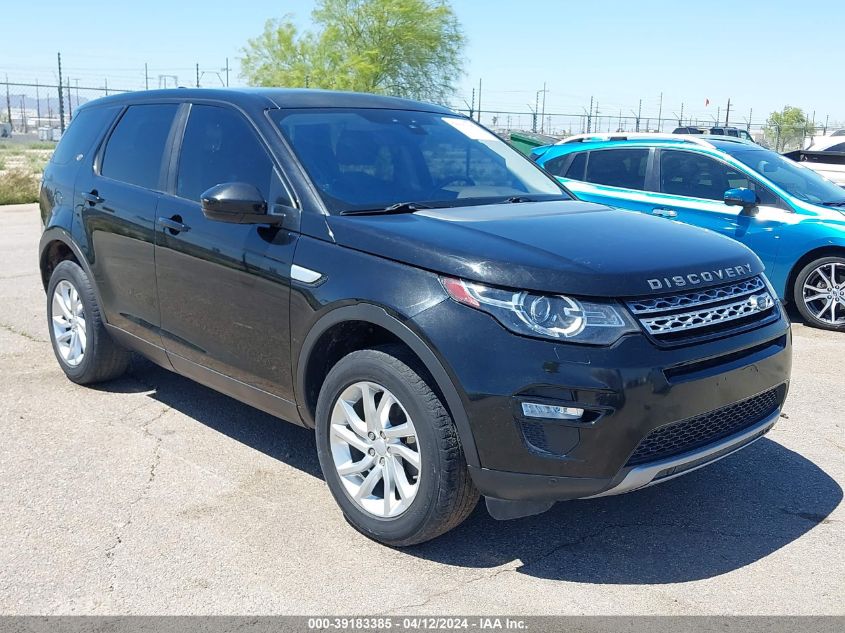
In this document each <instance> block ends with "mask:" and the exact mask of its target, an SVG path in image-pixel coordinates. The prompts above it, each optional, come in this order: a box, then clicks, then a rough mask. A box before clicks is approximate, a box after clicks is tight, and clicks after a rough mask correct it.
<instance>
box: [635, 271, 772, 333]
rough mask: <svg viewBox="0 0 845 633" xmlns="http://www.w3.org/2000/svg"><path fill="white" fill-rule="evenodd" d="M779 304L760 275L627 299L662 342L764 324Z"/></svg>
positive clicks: (647, 330)
mask: <svg viewBox="0 0 845 633" xmlns="http://www.w3.org/2000/svg"><path fill="white" fill-rule="evenodd" d="M776 304H777V300H776V299H775V297H773V296H772V295H771V294H770V293H769V290H768V289H767V288H766V284H765V283H764V282H763V280H762V279H761V278H760V277H752V278H750V279H746V280H743V281H738V282H733V283H730V284H725V285H722V286H716V287H715V288H707V289H702V290H695V291H690V292H686V293H679V294H673V295H666V296H662V297H645V298H641V299H633V300H629V301H627V305H628V308H629V309H630V310H631V312H632V313H633V314H634V316H635V317H636V318H637V319H638V320H639V322H640V325H641V326H642V328H643V329H644V330H645V331H646V333H647V334H648V335H649V336H650V337H651V338H652V339H654V340H655V341H657V342H658V343H660V344H662V345H680V344H683V343H688V342H691V341H696V340H703V339H709V338H716V337H720V336H725V335H729V334H733V333H735V332H739V331H742V330H746V329H750V328H752V327H757V326H759V325H763V324H765V323H768V322H770V321H774V320H775V319H777V317H778V312H777V305H776Z"/></svg>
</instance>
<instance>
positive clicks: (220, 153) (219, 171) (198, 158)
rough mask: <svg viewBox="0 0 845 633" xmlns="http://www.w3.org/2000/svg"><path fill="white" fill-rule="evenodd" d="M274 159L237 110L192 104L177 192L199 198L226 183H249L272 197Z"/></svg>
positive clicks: (183, 196)
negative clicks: (214, 187)
mask: <svg viewBox="0 0 845 633" xmlns="http://www.w3.org/2000/svg"><path fill="white" fill-rule="evenodd" d="M272 179H273V161H272V160H271V159H270V156H269V155H268V154H267V151H266V150H265V149H264V146H263V145H262V143H261V142H260V141H259V139H258V137H257V136H256V134H255V132H254V131H253V129H252V126H251V125H250V124H249V123H248V122H247V121H246V119H244V117H243V116H241V115H240V114H239V113H238V112H235V111H234V110H230V109H229V108H221V107H217V106H207V105H193V106H191V113H190V114H189V115H188V125H187V126H186V128H185V136H184V138H183V140H182V149H181V152H180V153H179V170H178V175H177V180H176V195H178V196H179V197H181V198H186V199H188V200H196V201H199V199H200V196H201V195H202V193H203V192H204V191H206V190H207V189H210V188H211V187H213V186H214V185H219V184H222V183H224V182H247V183H250V184H252V185H255V186H256V187H258V190H259V191H260V192H261V195H263V196H264V199H265V200H269V199H270V187H271V184H272Z"/></svg>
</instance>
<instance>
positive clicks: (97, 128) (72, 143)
mask: <svg viewBox="0 0 845 633" xmlns="http://www.w3.org/2000/svg"><path fill="white" fill-rule="evenodd" d="M116 111H117V108H116V107H113V108H86V109H84V110H80V111H79V113H78V114H77V115H76V116H75V117H73V121H71V123H70V126H69V127H68V129H67V130H66V131H65V133H64V134H63V135H62V140H61V141H59V144H58V145H57V146H56V151H55V152H53V157H52V158H51V159H50V162H52V163H55V164H56V165H64V164H65V163H69V162H70V161H72V160H82V157H83V156H84V155H85V153H86V152H88V151H89V150H90V149H91V146H92V145H93V144H94V141H95V140H96V139H97V137H99V135H100V134H101V133H102V132H103V130H105V128H107V127H108V125H109V124H110V123H111V122H112V119H113V118H114V114H115V112H116Z"/></svg>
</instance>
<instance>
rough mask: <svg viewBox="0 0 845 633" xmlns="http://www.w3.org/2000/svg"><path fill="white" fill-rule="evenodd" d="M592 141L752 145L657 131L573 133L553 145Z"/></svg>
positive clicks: (724, 137)
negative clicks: (721, 142)
mask: <svg viewBox="0 0 845 633" xmlns="http://www.w3.org/2000/svg"><path fill="white" fill-rule="evenodd" d="M592 141H674V142H676V143H692V144H693V145H700V146H701V147H709V148H710V149H716V146H715V145H713V143H711V141H728V142H729V143H743V144H745V145H753V144H754V143H752V142H751V141H748V140H746V139H744V138H738V137H736V136H727V135H722V134H665V133H658V132H596V133H588V134H573V135H572V136H567V137H566V138H565V139H563V140H562V141H558V142H557V143H555V145H564V144H568V143H589V142H592Z"/></svg>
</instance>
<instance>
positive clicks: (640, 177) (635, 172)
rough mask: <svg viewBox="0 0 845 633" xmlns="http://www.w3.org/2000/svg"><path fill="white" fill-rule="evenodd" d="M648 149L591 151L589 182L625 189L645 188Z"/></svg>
mask: <svg viewBox="0 0 845 633" xmlns="http://www.w3.org/2000/svg"><path fill="white" fill-rule="evenodd" d="M647 164H648V149H606V150H601V151H593V152H590V160H589V161H588V162H587V182H594V183H596V184H599V185H610V186H611V187H624V188H625V189H645V170H646V165H647Z"/></svg>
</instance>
